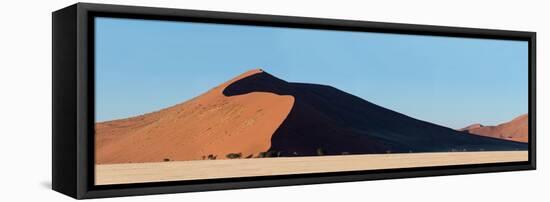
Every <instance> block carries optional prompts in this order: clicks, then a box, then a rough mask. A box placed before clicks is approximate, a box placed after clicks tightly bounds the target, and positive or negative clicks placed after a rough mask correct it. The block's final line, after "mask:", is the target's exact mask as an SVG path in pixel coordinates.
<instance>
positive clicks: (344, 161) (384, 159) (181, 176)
mask: <svg viewBox="0 0 550 202" xmlns="http://www.w3.org/2000/svg"><path fill="white" fill-rule="evenodd" d="M527 160H528V152H527V151H499V152H450V153H447V152H445V153H442V152H439V153H411V154H369V155H348V156H315V157H279V158H253V159H231V160H195V161H171V162H156V163H128V164H103V165H96V173H95V174H96V175H95V176H96V177H95V184H96V185H108V184H126V183H142V182H163V181H179V180H196V179H211V178H229V177H250V176H267V175H283V174H302V173H323V172H334V171H357V170H377V169H391V168H411V167H426V166H444V165H463V164H481V163H499V162H520V161H527Z"/></svg>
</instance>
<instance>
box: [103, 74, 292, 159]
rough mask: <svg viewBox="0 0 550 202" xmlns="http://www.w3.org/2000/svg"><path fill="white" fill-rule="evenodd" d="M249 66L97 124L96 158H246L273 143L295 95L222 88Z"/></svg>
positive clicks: (241, 76)
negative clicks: (169, 101) (170, 101)
mask: <svg viewBox="0 0 550 202" xmlns="http://www.w3.org/2000/svg"><path fill="white" fill-rule="evenodd" d="M261 72H262V71H261V70H252V71H248V72H246V73H244V74H242V75H240V76H238V77H236V78H234V79H232V80H230V81H228V82H226V83H223V84H222V85H220V86H217V87H215V88H213V89H211V90H210V91H208V92H206V93H204V94H202V95H200V96H198V97H195V98H193V99H191V100H189V101H187V102H184V103H181V104H178V105H175V106H172V107H169V108H166V109H163V110H160V111H157V112H153V113H149V114H145V115H141V116H137V117H132V118H128V119H121V120H115V121H108V122H103V123H98V124H96V136H95V138H96V144H95V145H96V150H95V151H96V163H98V164H109V163H129V162H133V163H136V162H158V161H164V160H165V159H169V160H170V161H173V160H199V159H202V158H203V156H208V155H214V156H216V158H217V159H224V158H226V157H225V156H226V155H227V154H229V153H242V156H243V158H244V157H247V156H249V155H255V156H256V155H258V153H260V152H265V151H267V150H268V149H269V148H270V146H271V144H270V143H271V135H272V134H273V133H274V131H275V130H276V129H277V128H278V127H279V125H280V124H281V123H282V122H283V120H284V119H285V118H286V116H287V115H288V113H289V112H290V109H291V108H292V105H293V103H294V99H293V97H292V96H288V95H276V94H274V93H266V92H253V93H249V94H245V95H239V96H231V97H228V96H224V95H223V94H222V91H223V89H224V88H225V87H226V86H227V85H229V84H231V83H233V82H235V81H237V80H239V79H242V78H245V77H247V76H250V75H253V74H257V73H261Z"/></svg>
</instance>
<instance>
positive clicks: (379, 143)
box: [52, 3, 536, 198]
mask: <svg viewBox="0 0 550 202" xmlns="http://www.w3.org/2000/svg"><path fill="white" fill-rule="evenodd" d="M52 15H53V169H52V170H53V173H52V180H53V182H52V184H53V189H54V190H56V191H59V192H61V193H64V194H67V195H69V196H72V197H74V198H95V197H110V196H124V195H142V194H157V193H176V192H189V191H205V190H221V189H236V188H250V187H265V186H282V185H297V184H313V183H328V182H346V181H357V180H374V179H390V178H404V177H420V176H436V175H450V174H468V173H483V172H497V171H515V170H532V169H535V151H536V150H535V112H536V109H535V62H536V60H535V56H536V53H535V33H534V32H524V31H504V30H489V29H474V28H457V27H442V26H428V25H411V24H395V23H380V22H365V21H351V20H334V19H319V18H305V17H287V16H273V15H257V14H242V13H227V12H212V11H195V10H181V9H165V8H149V7H130V6H117V5H103V4H87V3H78V4H75V5H72V6H69V7H67V8H64V9H61V10H59V11H56V12H54V13H53V14H52Z"/></svg>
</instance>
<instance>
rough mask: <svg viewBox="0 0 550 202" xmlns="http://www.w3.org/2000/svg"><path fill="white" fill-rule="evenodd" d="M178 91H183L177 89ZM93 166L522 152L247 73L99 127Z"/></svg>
mask: <svg viewBox="0 0 550 202" xmlns="http://www.w3.org/2000/svg"><path fill="white" fill-rule="evenodd" d="M182 89H184V88H183V87H182ZM95 138H96V148H95V149H96V150H95V151H96V153H95V154H96V159H95V160H96V163H98V164H110V163H129V162H132V163H137V162H159V161H164V160H165V159H166V160H170V161H174V160H176V161H177V160H199V159H203V158H204V157H206V156H208V155H213V156H216V159H223V158H226V155H227V154H229V153H242V157H243V158H245V157H249V156H258V154H259V153H260V152H266V151H269V152H270V153H271V154H272V153H276V156H312V155H341V154H380V153H389V152H391V153H408V152H449V151H465V150H467V151H481V150H483V151H509V150H525V149H527V145H526V144H524V143H519V142H513V141H507V140H501V139H497V138H491V137H483V136H479V135H472V134H468V133H464V132H460V131H456V130H453V129H450V128H447V127H442V126H439V125H436V124H432V123H429V122H425V121H421V120H417V119H414V118H412V117H408V116H406V115H404V114H401V113H398V112H395V111H392V110H389V109H386V108H383V107H381V106H378V105H375V104H373V103H370V102H368V101H366V100H363V99H361V98H359V97H356V96H354V95H351V94H349V93H346V92H344V91H341V90H339V89H337V88H334V87H331V86H327V85H319V84H305V83H292V82H287V81H284V80H281V79H279V78H276V77H274V76H272V75H270V74H268V73H266V72H264V71H261V70H252V71H249V72H246V73H244V74H242V75H240V76H238V77H236V78H234V79H232V80H230V81H228V82H226V83H223V84H222V85H220V86H218V87H215V88H213V89H212V90H210V91H208V92H206V93H204V94H202V95H200V96H197V97H195V98H193V99H191V100H189V101H186V102H184V103H181V104H178V105H175V106H172V107H169V108H166V109H163V110H160V111H157V112H153V113H149V114H144V115H141V116H137V117H132V118H128V119H122V120H115V121H109V122H102V123H97V124H96V136H95Z"/></svg>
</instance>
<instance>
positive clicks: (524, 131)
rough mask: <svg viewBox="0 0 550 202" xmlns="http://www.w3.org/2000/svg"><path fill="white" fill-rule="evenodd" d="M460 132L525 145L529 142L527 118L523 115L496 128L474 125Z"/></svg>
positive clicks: (526, 115)
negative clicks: (523, 143)
mask: <svg viewBox="0 0 550 202" xmlns="http://www.w3.org/2000/svg"><path fill="white" fill-rule="evenodd" d="M460 130H461V131H465V132H468V133H471V134H476V135H481V136H487V137H494V138H499V139H505V140H512V141H517V142H525V143H526V142H529V116H528V114H523V115H521V116H518V117H516V118H514V119H513V120H511V121H509V122H506V123H502V124H499V125H496V126H483V125H481V124H479V123H476V124H472V125H470V126H468V127H465V128H462V129H460Z"/></svg>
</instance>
